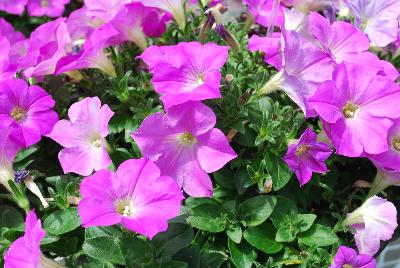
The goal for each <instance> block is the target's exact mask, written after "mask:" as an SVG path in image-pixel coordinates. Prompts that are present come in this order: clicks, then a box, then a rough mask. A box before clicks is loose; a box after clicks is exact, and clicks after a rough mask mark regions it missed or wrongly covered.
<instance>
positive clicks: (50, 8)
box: [27, 0, 70, 18]
mask: <svg viewBox="0 0 400 268" xmlns="http://www.w3.org/2000/svg"><path fill="white" fill-rule="evenodd" d="M69 1H70V0H29V2H28V6H27V9H28V14H29V16H34V17H41V16H48V17H55V18H57V17H60V16H62V14H63V13H64V9H65V5H67V4H69Z"/></svg>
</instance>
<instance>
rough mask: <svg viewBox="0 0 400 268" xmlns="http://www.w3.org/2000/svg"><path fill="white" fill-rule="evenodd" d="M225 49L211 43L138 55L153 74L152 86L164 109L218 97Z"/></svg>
mask: <svg viewBox="0 0 400 268" xmlns="http://www.w3.org/2000/svg"><path fill="white" fill-rule="evenodd" d="M228 50H229V48H228V47H226V46H219V45H216V44H213V43H210V44H206V45H202V44H200V43H198V42H191V43H179V44H178V45H175V46H162V47H158V46H151V47H149V48H147V49H146V50H145V51H144V53H143V54H142V55H141V56H140V58H141V59H142V60H144V62H145V63H146V64H147V65H148V66H149V68H150V71H151V73H152V74H153V80H152V82H153V85H154V89H155V91H156V92H157V93H160V94H161V100H162V102H163V103H164V106H165V107H166V108H169V107H171V106H173V105H177V104H182V103H185V102H187V101H199V100H206V99H215V98H220V97H221V93H220V91H219V87H220V80H221V72H220V69H221V68H222V66H223V65H224V64H225V62H226V60H227V58H228Z"/></svg>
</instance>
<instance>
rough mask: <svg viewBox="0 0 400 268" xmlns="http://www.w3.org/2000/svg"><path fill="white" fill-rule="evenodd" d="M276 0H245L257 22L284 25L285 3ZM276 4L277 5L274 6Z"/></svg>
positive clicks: (265, 25)
mask: <svg viewBox="0 0 400 268" xmlns="http://www.w3.org/2000/svg"><path fill="white" fill-rule="evenodd" d="M274 2H277V1H276V0H243V3H244V4H246V5H247V7H248V9H249V12H250V14H251V15H252V16H253V17H254V20H255V22H256V23H258V24H260V25H262V26H264V27H269V26H283V23H284V16H283V5H277V3H274ZM274 5H276V6H274Z"/></svg>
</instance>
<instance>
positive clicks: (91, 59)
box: [55, 24, 118, 77]
mask: <svg viewBox="0 0 400 268" xmlns="http://www.w3.org/2000/svg"><path fill="white" fill-rule="evenodd" d="M117 34H118V31H117V30H115V29H114V28H113V27H112V26H111V25H110V24H105V25H103V26H102V27H100V28H99V29H97V30H95V31H94V32H93V33H92V34H91V35H90V37H89V38H88V39H87V40H86V42H85V43H84V45H83V47H82V49H80V50H79V52H78V53H77V54H75V53H72V54H70V55H68V56H65V57H63V58H61V59H60V60H59V61H58V62H57V66H56V72H55V73H56V74H62V73H65V72H68V71H73V70H81V69H91V68H96V69H99V70H101V71H103V72H105V73H107V74H109V75H110V76H113V77H115V76H116V74H115V67H114V65H113V63H112V61H111V60H110V59H109V58H108V56H107V55H106V52H105V49H106V48H107V47H108V46H109V41H110V39H111V38H112V37H115V36H116V35H117Z"/></svg>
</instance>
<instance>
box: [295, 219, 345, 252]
mask: <svg viewBox="0 0 400 268" xmlns="http://www.w3.org/2000/svg"><path fill="white" fill-rule="evenodd" d="M338 240H339V239H338V237H337V236H336V234H335V233H334V232H333V231H332V230H331V229H330V228H328V227H326V226H324V225H320V224H314V225H313V226H312V227H311V228H310V229H309V230H308V231H306V232H304V233H302V234H301V235H300V237H299V241H300V242H301V243H303V244H306V245H307V246H320V247H324V246H329V245H332V244H335V243H336V242H338Z"/></svg>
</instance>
